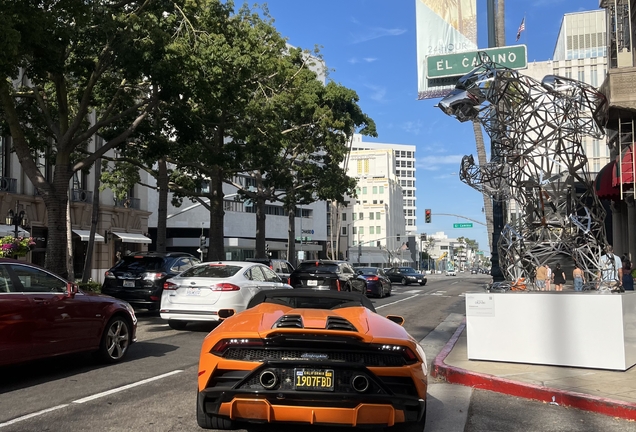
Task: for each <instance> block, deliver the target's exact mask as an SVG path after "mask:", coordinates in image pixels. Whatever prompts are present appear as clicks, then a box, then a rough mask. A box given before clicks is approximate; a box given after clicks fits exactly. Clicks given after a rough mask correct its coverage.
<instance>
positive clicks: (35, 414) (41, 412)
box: [0, 404, 68, 428]
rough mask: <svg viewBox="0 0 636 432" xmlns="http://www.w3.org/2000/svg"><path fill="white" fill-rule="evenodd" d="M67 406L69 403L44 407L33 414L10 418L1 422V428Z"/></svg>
mask: <svg viewBox="0 0 636 432" xmlns="http://www.w3.org/2000/svg"><path fill="white" fill-rule="evenodd" d="M67 406H68V404H64V405H58V406H54V407H52V408H47V409H43V410H42V411H38V412H34V413H31V414H27V415H23V416H22V417H17V418H14V419H13V420H9V421H8V422H4V423H0V428H2V427H5V426H11V425H12V424H14V423H18V422H21V421H24V420H28V419H30V418H33V417H37V416H39V415H42V414H46V413H49V412H51V411H55V410H59V409H61V408H64V407H67Z"/></svg>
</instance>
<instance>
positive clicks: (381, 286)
mask: <svg viewBox="0 0 636 432" xmlns="http://www.w3.org/2000/svg"><path fill="white" fill-rule="evenodd" d="M378 297H379V298H384V285H382V284H380V294H378Z"/></svg>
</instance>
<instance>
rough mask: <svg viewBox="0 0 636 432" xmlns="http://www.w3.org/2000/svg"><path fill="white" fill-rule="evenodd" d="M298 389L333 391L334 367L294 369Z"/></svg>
mask: <svg viewBox="0 0 636 432" xmlns="http://www.w3.org/2000/svg"><path fill="white" fill-rule="evenodd" d="M294 376H295V377H296V381H295V382H294V388H295V389H296V390H312V391H333V381H334V379H333V369H304V368H303V369H294Z"/></svg>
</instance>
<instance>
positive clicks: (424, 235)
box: [420, 233, 426, 242]
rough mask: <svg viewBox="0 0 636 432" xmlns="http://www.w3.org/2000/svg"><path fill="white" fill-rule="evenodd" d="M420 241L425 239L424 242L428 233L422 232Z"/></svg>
mask: <svg viewBox="0 0 636 432" xmlns="http://www.w3.org/2000/svg"><path fill="white" fill-rule="evenodd" d="M420 241H423V242H425V241H426V233H424V234H420Z"/></svg>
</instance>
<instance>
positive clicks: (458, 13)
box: [415, 0, 477, 99]
mask: <svg viewBox="0 0 636 432" xmlns="http://www.w3.org/2000/svg"><path fill="white" fill-rule="evenodd" d="M476 3H477V0H454V1H443V0H415V15H416V23H415V25H416V29H417V79H418V86H417V93H418V97H417V98H418V99H431V98H438V97H444V96H446V94H448V92H449V91H450V90H451V89H453V88H454V86H455V82H456V81H457V80H454V79H450V80H449V79H444V78H432V79H431V78H428V77H427V71H428V63H427V60H428V57H429V56H433V55H442V54H454V53H460V52H464V51H475V50H476V49H477V4H476Z"/></svg>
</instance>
